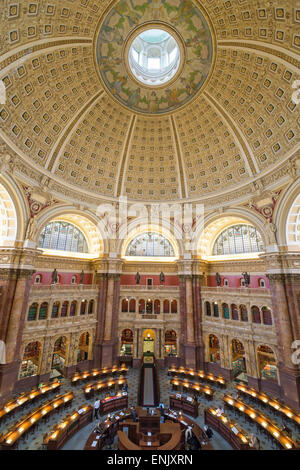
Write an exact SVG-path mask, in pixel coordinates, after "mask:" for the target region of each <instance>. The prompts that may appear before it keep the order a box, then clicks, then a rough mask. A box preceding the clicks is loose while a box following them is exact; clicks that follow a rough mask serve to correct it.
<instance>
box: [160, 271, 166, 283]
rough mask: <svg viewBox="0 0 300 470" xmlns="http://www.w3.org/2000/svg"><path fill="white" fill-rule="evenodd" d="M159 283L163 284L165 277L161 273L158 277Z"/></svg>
mask: <svg viewBox="0 0 300 470" xmlns="http://www.w3.org/2000/svg"><path fill="white" fill-rule="evenodd" d="M159 279H160V283H161V284H163V283H164V282H165V275H164V273H163V272H161V273H160V275H159Z"/></svg>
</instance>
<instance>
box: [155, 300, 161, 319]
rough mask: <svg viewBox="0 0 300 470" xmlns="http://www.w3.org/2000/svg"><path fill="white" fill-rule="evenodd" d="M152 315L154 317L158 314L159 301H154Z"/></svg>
mask: <svg viewBox="0 0 300 470" xmlns="http://www.w3.org/2000/svg"><path fill="white" fill-rule="evenodd" d="M154 313H155V315H159V314H160V300H159V299H155V300H154Z"/></svg>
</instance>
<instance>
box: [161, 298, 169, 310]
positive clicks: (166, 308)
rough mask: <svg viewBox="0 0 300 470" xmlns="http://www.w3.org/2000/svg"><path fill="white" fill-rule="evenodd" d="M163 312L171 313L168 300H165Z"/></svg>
mask: <svg viewBox="0 0 300 470" xmlns="http://www.w3.org/2000/svg"><path fill="white" fill-rule="evenodd" d="M163 310H164V313H170V302H169V300H168V299H165V300H164V303H163Z"/></svg>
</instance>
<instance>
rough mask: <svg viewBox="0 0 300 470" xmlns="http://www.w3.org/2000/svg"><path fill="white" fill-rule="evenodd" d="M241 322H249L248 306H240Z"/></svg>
mask: <svg viewBox="0 0 300 470" xmlns="http://www.w3.org/2000/svg"><path fill="white" fill-rule="evenodd" d="M240 312H241V320H242V321H248V311H247V307H246V305H240Z"/></svg>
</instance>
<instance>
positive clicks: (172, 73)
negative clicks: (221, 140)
mask: <svg viewBox="0 0 300 470" xmlns="http://www.w3.org/2000/svg"><path fill="white" fill-rule="evenodd" d="M168 41H169V42H168ZM136 43H137V46H135V47H136V49H134V52H133V53H132V46H133V44H136ZM168 48H169V49H168ZM176 51H177V52H176ZM169 52H170V54H169ZM133 54H134V56H133ZM176 54H177V55H176ZM149 59H150V61H149ZM172 61H173V62H172ZM96 62H97V65H98V71H99V73H100V77H101V79H102V81H103V82H104V84H105V86H106V88H107V89H108V90H109V91H110V93H111V94H112V95H113V96H114V98H115V99H117V100H118V101H119V102H121V103H122V104H123V105H125V106H127V107H129V108H130V109H132V110H134V111H138V112H142V113H147V114H161V113H165V112H169V111H173V110H175V109H177V108H179V107H181V106H183V105H184V104H186V103H188V102H189V101H190V100H191V99H192V98H193V97H195V95H196V94H198V92H199V91H200V89H201V88H203V85H204V83H205V82H206V81H207V78H208V77H209V75H210V72H211V69H212V62H213V39H212V35H211V31H210V28H209V25H208V21H207V19H206V18H205V15H204V13H203V12H202V11H201V10H200V8H199V7H198V6H197V5H196V4H195V3H194V2H193V1H191V0H162V1H159V2H158V1H151V0H149V1H145V2H141V1H139V0H120V1H119V2H118V3H116V4H115V6H114V7H113V8H112V9H111V10H110V11H109V13H108V14H107V16H106V17H105V18H104V20H103V21H102V24H101V26H100V29H99V33H98V37H97V41H96ZM149 64H150V65H149ZM148 66H149V67H148ZM159 71H160V72H161V75H160V78H159V79H157V77H158V75H159V74H158V72H159ZM147 73H148V75H147ZM154 76H155V77H156V78H155V79H154Z"/></svg>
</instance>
